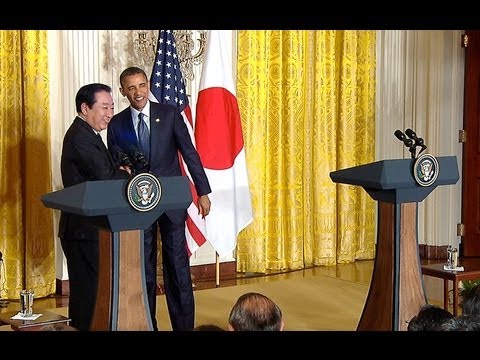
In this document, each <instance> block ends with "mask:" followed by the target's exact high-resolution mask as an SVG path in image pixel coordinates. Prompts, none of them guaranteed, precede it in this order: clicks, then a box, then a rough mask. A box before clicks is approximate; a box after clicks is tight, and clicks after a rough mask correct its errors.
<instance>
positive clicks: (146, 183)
mask: <svg viewBox="0 0 480 360" xmlns="http://www.w3.org/2000/svg"><path fill="white" fill-rule="evenodd" d="M161 197H162V187H161V185H160V181H158V179H157V178H156V177H155V176H154V175H152V174H149V173H140V174H138V175H135V176H134V177H133V178H132V179H131V180H130V181H129V182H128V185H127V199H128V202H129V203H130V205H131V206H132V207H133V208H134V209H136V210H138V211H149V210H152V209H153V208H154V207H155V206H157V204H158V202H159V201H160V198H161Z"/></svg>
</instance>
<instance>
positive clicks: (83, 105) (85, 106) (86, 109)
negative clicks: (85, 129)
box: [81, 103, 88, 115]
mask: <svg viewBox="0 0 480 360" xmlns="http://www.w3.org/2000/svg"><path fill="white" fill-rule="evenodd" d="M81 109H82V114H83V115H87V111H88V106H87V103H82V106H81Z"/></svg>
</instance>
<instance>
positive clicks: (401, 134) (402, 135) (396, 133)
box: [393, 130, 405, 141]
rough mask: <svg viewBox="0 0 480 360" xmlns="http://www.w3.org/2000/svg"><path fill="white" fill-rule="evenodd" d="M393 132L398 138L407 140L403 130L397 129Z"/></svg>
mask: <svg viewBox="0 0 480 360" xmlns="http://www.w3.org/2000/svg"><path fill="white" fill-rule="evenodd" d="M393 134H394V135H395V136H396V137H397V139H398V140H400V141H403V140H405V134H404V133H403V131H402V130H395V132H394V133H393Z"/></svg>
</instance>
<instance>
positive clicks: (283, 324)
mask: <svg viewBox="0 0 480 360" xmlns="http://www.w3.org/2000/svg"><path fill="white" fill-rule="evenodd" d="M284 327H285V323H284V322H283V320H282V324H281V325H280V331H283V328H284Z"/></svg>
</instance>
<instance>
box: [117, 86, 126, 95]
mask: <svg viewBox="0 0 480 360" xmlns="http://www.w3.org/2000/svg"><path fill="white" fill-rule="evenodd" d="M118 90H120V94H122V96H123V97H125V93H124V92H123V88H122V87H121V86H120V87H119V88H118Z"/></svg>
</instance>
